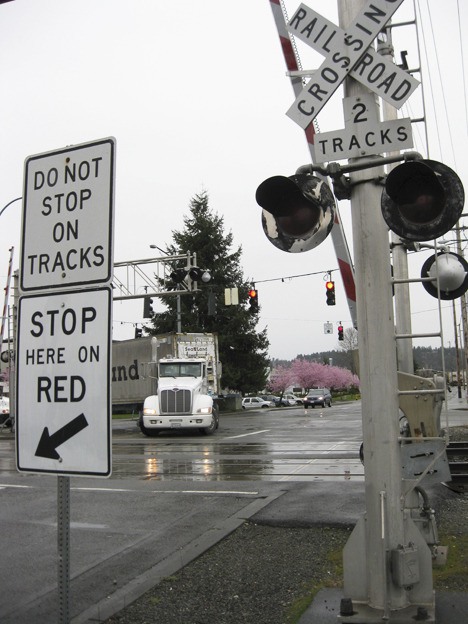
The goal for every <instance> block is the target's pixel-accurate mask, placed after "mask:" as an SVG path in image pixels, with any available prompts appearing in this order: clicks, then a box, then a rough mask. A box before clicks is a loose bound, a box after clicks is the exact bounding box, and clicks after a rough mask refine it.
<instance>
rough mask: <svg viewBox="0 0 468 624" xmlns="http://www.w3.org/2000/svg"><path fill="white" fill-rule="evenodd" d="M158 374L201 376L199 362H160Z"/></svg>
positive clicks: (162, 375)
mask: <svg viewBox="0 0 468 624" xmlns="http://www.w3.org/2000/svg"><path fill="white" fill-rule="evenodd" d="M159 374H160V376H161V377H201V363H200V362H190V363H183V362H174V363H167V364H166V363H164V364H163V363H161V364H160V365H159Z"/></svg>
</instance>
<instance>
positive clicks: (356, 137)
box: [315, 118, 413, 163]
mask: <svg viewBox="0 0 468 624" xmlns="http://www.w3.org/2000/svg"><path fill="white" fill-rule="evenodd" d="M411 147H413V135H412V131H411V119H408V118H405V119H393V120H391V121H379V122H377V123H375V124H371V123H370V122H367V123H366V124H353V125H349V126H347V127H346V128H345V129H344V130H335V131H334V132H320V133H319V134H316V135H315V162H317V163H324V162H330V161H335V160H343V159H345V158H359V157H363V156H371V155H373V154H385V153H386V152H396V151H399V150H404V149H409V148H411Z"/></svg>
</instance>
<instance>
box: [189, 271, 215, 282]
mask: <svg viewBox="0 0 468 624" xmlns="http://www.w3.org/2000/svg"><path fill="white" fill-rule="evenodd" d="M188 274H189V277H190V279H191V280H193V281H194V282H203V283H204V284H207V283H208V282H209V281H210V280H211V274H210V272H209V271H207V270H206V269H200V268H199V267H192V268H191V269H190V270H189V272H188Z"/></svg>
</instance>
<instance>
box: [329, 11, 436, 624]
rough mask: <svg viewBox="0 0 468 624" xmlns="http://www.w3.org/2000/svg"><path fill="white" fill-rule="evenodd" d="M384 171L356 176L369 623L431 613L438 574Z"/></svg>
mask: <svg viewBox="0 0 468 624" xmlns="http://www.w3.org/2000/svg"><path fill="white" fill-rule="evenodd" d="M364 4H365V2H363V1H362V0H339V2H338V11H339V21H340V26H341V28H343V29H344V30H346V28H348V27H349V26H350V25H351V24H352V23H353V20H354V19H355V17H356V15H357V14H358V12H359V9H361V8H362V6H363V5H364ZM368 93H369V91H368V89H367V88H366V87H364V86H363V85H362V84H361V83H359V82H357V81H355V80H354V79H352V78H350V77H348V78H346V81H345V97H350V96H357V97H359V96H360V95H361V94H368ZM375 108H376V109H377V103H375ZM378 175H383V170H382V169H379V168H375V169H372V170H371V173H369V170H363V171H358V172H355V173H352V174H351V177H350V180H351V188H352V193H351V211H352V222H353V243H354V254H355V255H354V261H355V269H356V293H357V315H358V328H359V361H360V381H361V393H362V426H363V445H364V465H365V500H366V515H365V516H364V517H363V518H361V519H360V520H359V522H358V524H357V525H356V527H355V529H354V531H353V533H352V535H351V537H350V539H349V541H348V543H347V545H346V547H345V550H344V591H345V596H347V597H349V598H350V599H351V600H352V601H353V602H358V603H360V609H359V616H358V619H354V616H353V615H351V614H346V615H344V616H343V620H342V621H346V622H353V621H354V622H358V621H359V622H366V624H367V623H374V622H375V623H377V622H381V621H382V619H384V620H387V621H390V622H391V621H392V614H394V613H395V612H399V616H403V617H404V614H403V611H404V610H406V608H407V607H409V606H410V605H411V604H412V603H414V601H416V603H418V604H419V605H424V606H423V608H424V609H426V611H427V612H429V611H431V608H432V606H433V591H432V573H431V572H429V573H427V570H428V569H429V570H431V553H430V551H429V548H428V546H427V544H426V543H425V542H424V540H423V539H422V538H421V536H420V534H419V535H418V533H419V531H418V529H416V528H415V527H414V525H413V522H412V520H411V519H410V518H409V517H408V516H407V515H405V510H404V497H403V495H402V466H401V454H400V444H399V441H398V436H399V426H398V422H399V418H398V409H399V403H398V383H397V355H396V341H395V321H394V315H393V302H392V288H391V279H392V277H391V266H390V254H389V237H388V230H387V227H386V225H385V222H384V221H383V219H382V215H381V211H380V201H381V187H380V186H378V185H377V184H376V183H375V178H376V176H378ZM410 536H411V538H410ZM410 542H411V543H412V544H416V543H417V548H415V549H414V550H412V549H411V548H410V547H409V544H410ZM410 558H413V562H412V563H413V564H415V560H417V561H416V567H417V568H418V570H425V572H424V574H423V576H424V578H421V575H419V576H418V582H417V584H416V586H417V588H418V589H417V596H416V595H414V596H412V597H410V596H409V592H408V591H407V588H405V587H404V586H403V583H402V582H395V581H396V579H395V574H394V573H393V574H392V571H391V561H392V559H394V560H398V559H400V561H401V563H402V565H409V559H410ZM393 564H394V565H395V561H393ZM342 613H343V611H342ZM340 617H341V616H340ZM363 617H364V618H365V619H363ZM412 617H414V608H413V609H410V611H409V612H408V622H411V621H412V620H411V618H412ZM429 617H430V616H429ZM398 621H399V622H400V621H406V620H400V619H399V620H398ZM427 621H431V620H430V619H428V620H427ZM432 621H433V620H432Z"/></svg>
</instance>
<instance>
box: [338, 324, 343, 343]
mask: <svg viewBox="0 0 468 624" xmlns="http://www.w3.org/2000/svg"><path fill="white" fill-rule="evenodd" d="M338 340H344V335H343V325H338Z"/></svg>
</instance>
